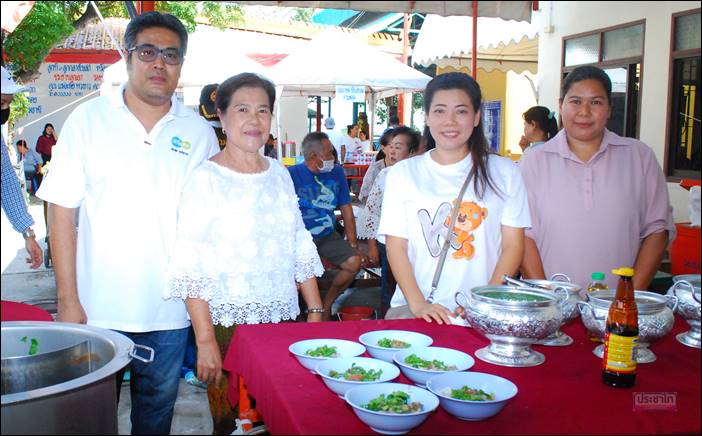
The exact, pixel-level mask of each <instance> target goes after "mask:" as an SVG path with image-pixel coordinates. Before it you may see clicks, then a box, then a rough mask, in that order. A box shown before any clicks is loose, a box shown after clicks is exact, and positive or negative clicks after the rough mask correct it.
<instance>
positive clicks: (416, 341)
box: [358, 330, 434, 363]
mask: <svg viewBox="0 0 702 436" xmlns="http://www.w3.org/2000/svg"><path fill="white" fill-rule="evenodd" d="M383 338H388V339H391V340H392V339H397V340H400V341H403V342H407V343H408V344H410V345H411V346H410V348H417V347H428V346H429V345H431V344H432V343H433V342H434V341H433V339H432V338H430V337H429V336H427V335H423V334H421V333H416V332H410V331H407V330H376V331H373V332H368V333H364V334H362V335H361V336H359V337H358V342H360V343H362V344H363V345H365V347H366V349H367V350H368V354H370V355H371V356H373V357H375V358H376V359H380V360H384V361H386V362H390V363H392V358H393V356H394V355H395V353H397V352H398V351H400V350H408V349H409V348H385V347H381V346H380V345H378V341H379V340H381V339H383Z"/></svg>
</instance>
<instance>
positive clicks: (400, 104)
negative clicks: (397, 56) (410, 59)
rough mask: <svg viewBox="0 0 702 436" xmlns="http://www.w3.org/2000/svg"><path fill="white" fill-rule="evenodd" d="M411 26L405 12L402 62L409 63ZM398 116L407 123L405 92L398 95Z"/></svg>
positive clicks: (402, 123) (402, 122) (408, 15)
mask: <svg viewBox="0 0 702 436" xmlns="http://www.w3.org/2000/svg"><path fill="white" fill-rule="evenodd" d="M409 26H410V14H407V13H405V15H404V23H403V26H402V63H403V64H405V65H407V49H408V48H409ZM397 116H398V117H399V118H400V124H401V125H404V124H405V94H400V95H398V96H397Z"/></svg>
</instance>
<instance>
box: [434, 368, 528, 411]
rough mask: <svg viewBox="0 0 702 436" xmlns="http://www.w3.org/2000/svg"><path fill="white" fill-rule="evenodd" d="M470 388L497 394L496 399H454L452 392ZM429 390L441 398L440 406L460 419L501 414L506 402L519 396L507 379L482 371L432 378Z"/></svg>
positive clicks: (445, 374) (514, 386) (455, 373)
mask: <svg viewBox="0 0 702 436" xmlns="http://www.w3.org/2000/svg"><path fill="white" fill-rule="evenodd" d="M463 386H468V387H470V388H473V389H482V390H483V391H485V392H487V393H490V394H494V395H495V399H494V400H488V401H467V400H459V399H456V398H453V397H451V392H450V391H449V389H460V388H462V387H463ZM427 388H428V389H429V390H430V391H431V392H433V393H434V394H436V395H437V396H438V397H439V401H440V402H441V407H443V408H444V410H446V411H447V412H448V413H450V414H451V415H453V416H455V417H456V418H459V419H464V420H467V421H480V420H483V419H487V418H490V417H492V416H494V415H497V414H498V413H500V411H501V410H502V409H503V408H504V407H505V405H506V404H507V402H508V401H509V400H510V399H512V398H513V397H514V396H515V395H517V391H518V389H517V386H516V385H515V384H514V383H512V382H511V381H509V380H507V379H506V378H502V377H499V376H496V375H492V374H485V373H482V372H470V371H469V372H451V373H444V374H440V375H437V376H434V377H432V378H430V379H429V380H428V381H427Z"/></svg>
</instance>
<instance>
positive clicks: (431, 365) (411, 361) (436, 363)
mask: <svg viewBox="0 0 702 436" xmlns="http://www.w3.org/2000/svg"><path fill="white" fill-rule="evenodd" d="M405 363H406V364H408V365H409V366H411V367H413V368H419V369H427V370H429V371H455V370H456V369H457V368H456V365H446V364H445V363H444V362H443V361H441V360H424V359H422V358H420V357H418V356H417V355H416V354H410V355H409V356H407V357H406V358H405Z"/></svg>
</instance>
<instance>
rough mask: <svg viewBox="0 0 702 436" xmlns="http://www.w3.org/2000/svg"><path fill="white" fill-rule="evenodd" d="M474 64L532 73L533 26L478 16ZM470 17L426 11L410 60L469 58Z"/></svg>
mask: <svg viewBox="0 0 702 436" xmlns="http://www.w3.org/2000/svg"><path fill="white" fill-rule="evenodd" d="M478 29H479V30H478V37H477V41H476V43H477V44H476V45H477V61H478V64H477V66H478V68H482V69H484V70H486V71H492V70H493V69H498V70H501V71H508V70H512V71H515V72H517V73H520V72H522V71H530V72H531V73H533V74H536V65H537V58H538V45H539V42H538V37H537V29H536V27H535V26H533V25H532V24H530V23H527V22H524V21H519V22H518V21H505V20H503V19H501V18H487V17H478ZM472 52H473V20H472V17H441V16H439V15H427V17H426V18H425V19H424V24H423V25H422V30H421V32H420V33H419V37H418V38H417V43H416V44H415V46H414V52H413V54H412V61H413V62H414V63H415V64H419V65H424V66H427V65H431V64H432V63H436V64H437V65H439V66H445V65H444V64H445V61H444V59H445V58H459V59H460V58H472V56H473V53H472Z"/></svg>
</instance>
